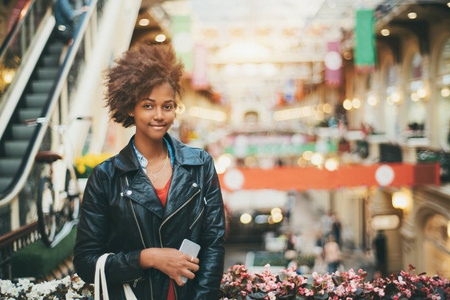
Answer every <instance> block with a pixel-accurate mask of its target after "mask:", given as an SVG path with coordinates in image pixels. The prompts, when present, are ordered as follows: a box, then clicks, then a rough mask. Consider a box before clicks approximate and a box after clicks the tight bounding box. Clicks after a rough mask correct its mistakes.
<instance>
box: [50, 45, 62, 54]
mask: <svg viewBox="0 0 450 300" xmlns="http://www.w3.org/2000/svg"><path fill="white" fill-rule="evenodd" d="M63 47H64V44H63V43H53V44H51V45H50V46H48V48H47V49H48V53H51V54H58V55H59V54H60V53H61V51H62V48H63Z"/></svg>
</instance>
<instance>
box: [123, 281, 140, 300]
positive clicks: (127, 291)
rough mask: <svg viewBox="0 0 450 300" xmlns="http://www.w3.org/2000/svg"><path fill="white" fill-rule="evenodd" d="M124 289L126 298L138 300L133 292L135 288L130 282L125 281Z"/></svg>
mask: <svg viewBox="0 0 450 300" xmlns="http://www.w3.org/2000/svg"><path fill="white" fill-rule="evenodd" d="M123 290H124V292H125V298H126V299H127V300H137V298H136V295H135V294H134V293H133V290H132V289H131V287H130V285H129V284H128V283H125V284H124V285H123Z"/></svg>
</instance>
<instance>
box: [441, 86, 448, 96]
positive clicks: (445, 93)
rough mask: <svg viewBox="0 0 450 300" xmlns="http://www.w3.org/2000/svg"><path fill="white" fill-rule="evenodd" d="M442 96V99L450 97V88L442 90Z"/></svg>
mask: <svg viewBox="0 0 450 300" xmlns="http://www.w3.org/2000/svg"><path fill="white" fill-rule="evenodd" d="M441 96H442V97H445V98H446V97H448V96H450V89H449V88H447V87H446V88H443V89H442V90H441Z"/></svg>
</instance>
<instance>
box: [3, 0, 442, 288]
mask: <svg viewBox="0 0 450 300" xmlns="http://www.w3.org/2000/svg"><path fill="white" fill-rule="evenodd" d="M53 3H54V1H53V0H2V1H0V42H1V50H0V215H1V217H0V250H1V251H0V278H3V279H16V278H21V277H26V278H33V279H35V280H43V279H44V280H45V279H47V280H49V279H51V278H62V277H63V276H65V275H68V274H72V273H73V272H74V269H73V265H72V263H71V260H72V253H73V252H72V251H73V245H74V241H75V234H76V224H77V212H78V210H79V204H80V202H82V191H83V189H84V186H85V184H86V181H87V178H88V177H89V174H90V172H91V171H92V168H94V167H95V166H96V165H97V164H99V163H100V162H102V161H103V160H105V159H107V158H109V157H111V156H113V155H115V154H117V153H118V152H119V151H120V150H121V149H122V148H123V147H124V146H125V145H126V144H127V143H128V141H129V140H130V138H131V137H132V135H133V133H134V129H133V128H123V127H122V126H121V125H120V124H117V123H114V122H113V121H111V120H110V116H109V112H108V110H107V108H106V107H105V86H104V80H105V70H106V69H107V68H109V67H111V66H113V65H114V63H115V60H116V59H117V58H119V57H121V55H122V53H123V52H124V51H126V50H128V49H130V48H133V47H136V46H138V45H140V44H142V43H150V44H170V45H172V46H173V48H174V50H175V52H176V54H177V56H178V58H179V59H180V60H181V61H182V62H183V63H184V65H185V71H184V74H183V77H182V86H183V92H182V95H181V99H180V105H179V106H178V108H177V117H176V120H175V122H174V125H173V126H172V128H171V129H170V134H171V135H172V136H174V137H175V138H177V139H178V140H180V141H181V142H183V143H184V144H187V145H189V146H193V147H197V148H202V149H204V150H206V151H207V152H208V153H209V154H210V155H211V156H212V157H213V159H214V162H215V167H216V171H217V173H218V176H219V180H220V185H221V189H222V196H223V201H224V206H225V212H226V221H227V232H226V252H225V253H226V254H225V269H224V271H225V270H226V269H227V268H229V267H231V266H232V265H235V264H245V266H246V267H247V268H248V270H250V271H260V270H263V269H264V265H265V264H266V263H270V264H271V266H273V267H279V268H285V267H287V265H288V263H289V262H292V261H290V260H292V257H295V256H296V257H298V261H296V262H297V263H298V269H297V270H298V272H301V273H302V274H312V273H313V272H319V273H324V272H327V266H326V264H325V262H324V261H323V256H322V250H321V249H322V246H323V243H324V242H325V241H324V239H326V237H327V236H328V235H331V234H330V232H331V231H333V235H334V236H335V237H336V236H337V237H338V244H339V248H340V251H341V254H342V259H341V262H340V266H339V268H342V269H343V270H348V269H350V268H353V269H355V270H358V269H360V268H363V269H365V270H367V272H368V273H369V277H371V278H372V277H374V276H376V273H377V272H382V273H383V275H386V274H391V273H392V272H397V271H400V270H407V269H408V268H409V266H410V265H413V266H414V267H415V268H416V270H417V271H418V272H426V274H430V275H434V274H438V273H439V274H442V275H443V276H445V277H446V278H450V2H448V1H440V0H436V1H434V0H409V1H406V0H405V1H402V0H314V1H307V0H282V1H277V0H258V1H257V0H245V1H244V0H241V1H238V0H228V1H221V0H208V1H206V0H173V1H172V0H166V1H164V0H142V1H141V0H126V1H124V0H84V1H83V0H71V1H70V5H71V7H72V9H73V10H74V11H77V12H79V13H77V14H76V16H75V17H74V32H73V37H72V39H71V40H70V41H69V42H68V44H64V43H62V42H61V40H60V39H58V38H57V37H56V36H55V32H56V31H55V28H58V27H59V26H61V25H58V24H57V22H56V20H55V16H54V15H55V14H54V11H53V9H52V7H53ZM75 176H76V179H75V180H74V179H73V178H75ZM64 179H65V180H64ZM53 185H54V186H55V190H56V191H57V192H56V193H57V194H58V195H59V196H58V197H56V198H61V199H66V200H64V201H68V202H70V203H71V205H70V207H69V209H70V212H71V214H70V215H69V216H68V218H67V219H66V220H64V224H63V226H62V227H61V228H62V229H60V228H59V229H57V231H58V230H60V231H59V233H61V232H62V233H61V234H59V233H58V232H56V234H55V232H51V230H50V232H49V230H48V229H47V227H45V226H47V225H48V224H47V225H45V224H44V223H45V221H41V219H45V218H46V216H47V215H49V210H50V211H53V210H57V209H56V208H55V209H54V208H53V206H51V207H50V208H48V207H47V208H45V199H46V198H45V195H46V194H45V193H46V192H48V193H50V189H49V188H48V187H49V186H53ZM57 186H59V188H56V187H57ZM46 188H48V190H47V191H46ZM72 189H79V190H80V191H81V192H80V193H76V194H73V193H72V192H71V191H72ZM58 191H59V192H58ZM53 192H54V191H53ZM67 199H68V200H67ZM73 199H75V200H73ZM77 201H78V202H77ZM65 204H67V203H66V202H65V203H63V205H65ZM66 206H67V205H66ZM42 207H44V208H42ZM61 214H62V212H61ZM50 222H53V221H50ZM52 225H54V224H52ZM45 230H47V235H48V236H47V237H43V234H42V232H43V231H45ZM380 239H382V242H380ZM289 243H291V248H290V249H288V250H289V251H291V252H289V253H290V254H289V255H288V253H287V248H286V247H287V245H289ZM380 243H381V246H380ZM292 251H294V252H292ZM292 253H294V254H292ZM291 255H293V256H292V257H291ZM381 260H382V262H380V261H381Z"/></svg>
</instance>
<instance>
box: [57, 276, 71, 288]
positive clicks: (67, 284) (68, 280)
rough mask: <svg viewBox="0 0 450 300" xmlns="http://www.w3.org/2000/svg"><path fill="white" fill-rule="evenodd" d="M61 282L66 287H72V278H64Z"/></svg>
mask: <svg viewBox="0 0 450 300" xmlns="http://www.w3.org/2000/svg"><path fill="white" fill-rule="evenodd" d="M59 282H60V283H62V284H64V285H65V286H69V285H70V282H71V280H70V276H66V277H64V278H63V279H61V280H60V281H59Z"/></svg>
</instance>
